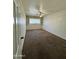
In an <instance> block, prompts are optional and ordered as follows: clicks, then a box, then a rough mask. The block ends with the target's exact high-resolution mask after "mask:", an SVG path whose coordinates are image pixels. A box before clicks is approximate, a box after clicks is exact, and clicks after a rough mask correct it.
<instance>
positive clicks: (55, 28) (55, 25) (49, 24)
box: [43, 10, 66, 39]
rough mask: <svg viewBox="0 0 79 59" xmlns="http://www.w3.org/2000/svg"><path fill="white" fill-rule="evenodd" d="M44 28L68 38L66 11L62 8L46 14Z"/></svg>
mask: <svg viewBox="0 0 79 59" xmlns="http://www.w3.org/2000/svg"><path fill="white" fill-rule="evenodd" d="M43 29H44V30H47V31H48V32H50V33H53V34H55V35H57V36H59V37H61V38H63V39H66V11H65V10H62V11H59V12H56V13H52V14H50V15H47V16H45V17H44V20H43Z"/></svg>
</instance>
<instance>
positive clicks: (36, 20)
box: [29, 18, 40, 24]
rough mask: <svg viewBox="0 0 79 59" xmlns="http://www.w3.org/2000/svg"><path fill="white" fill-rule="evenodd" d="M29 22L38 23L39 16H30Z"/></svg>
mask: <svg viewBox="0 0 79 59" xmlns="http://www.w3.org/2000/svg"><path fill="white" fill-rule="evenodd" d="M29 23H30V24H40V19H39V18H30V19H29Z"/></svg>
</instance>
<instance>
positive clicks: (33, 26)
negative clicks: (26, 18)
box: [27, 24, 42, 30]
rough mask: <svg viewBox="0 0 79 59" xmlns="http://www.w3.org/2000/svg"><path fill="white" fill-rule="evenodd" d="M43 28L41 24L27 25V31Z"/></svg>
mask: <svg viewBox="0 0 79 59" xmlns="http://www.w3.org/2000/svg"><path fill="white" fill-rule="evenodd" d="M41 28H42V26H41V25H39V24H28V25H27V30H31V29H41Z"/></svg>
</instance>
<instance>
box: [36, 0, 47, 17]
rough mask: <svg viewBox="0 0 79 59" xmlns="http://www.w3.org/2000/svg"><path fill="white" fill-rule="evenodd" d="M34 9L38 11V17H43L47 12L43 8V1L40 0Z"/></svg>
mask: <svg viewBox="0 0 79 59" xmlns="http://www.w3.org/2000/svg"><path fill="white" fill-rule="evenodd" d="M36 9H37V11H38V15H39V16H40V17H43V16H45V15H47V14H48V13H47V12H46V11H45V10H44V9H43V3H42V0H40V4H39V5H37V6H36Z"/></svg>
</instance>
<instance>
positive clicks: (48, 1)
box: [22, 0, 66, 16]
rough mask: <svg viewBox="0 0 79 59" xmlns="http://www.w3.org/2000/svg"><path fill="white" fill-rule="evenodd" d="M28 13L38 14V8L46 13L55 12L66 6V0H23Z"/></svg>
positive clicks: (31, 14)
mask: <svg viewBox="0 0 79 59" xmlns="http://www.w3.org/2000/svg"><path fill="white" fill-rule="evenodd" d="M22 3H23V7H24V10H25V13H26V15H30V16H38V14H39V12H38V8H39V6H42V7H41V9H42V11H43V12H45V13H48V14H50V13H55V12H56V11H60V10H63V9H65V8H66V0H22Z"/></svg>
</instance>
